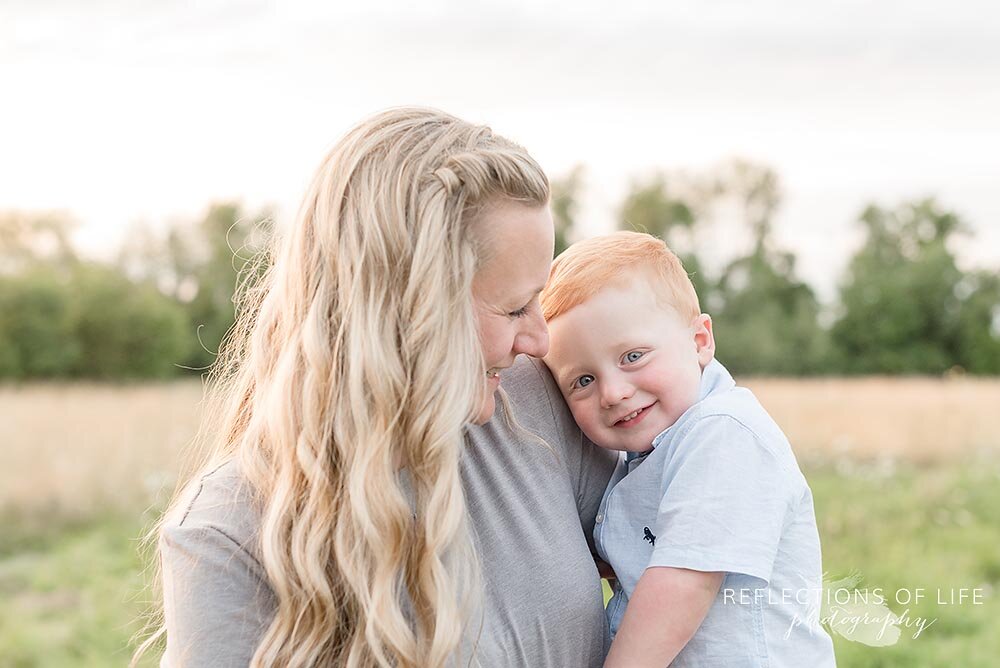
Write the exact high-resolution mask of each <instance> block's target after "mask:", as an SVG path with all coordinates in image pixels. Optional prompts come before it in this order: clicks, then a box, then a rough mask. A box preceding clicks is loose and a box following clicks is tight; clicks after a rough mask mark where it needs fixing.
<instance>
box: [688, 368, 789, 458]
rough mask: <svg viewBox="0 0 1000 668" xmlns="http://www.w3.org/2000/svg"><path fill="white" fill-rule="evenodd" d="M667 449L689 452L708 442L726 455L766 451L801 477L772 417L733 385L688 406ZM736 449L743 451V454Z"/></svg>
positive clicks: (747, 394) (752, 397) (753, 399)
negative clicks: (751, 450) (701, 443)
mask: <svg viewBox="0 0 1000 668" xmlns="http://www.w3.org/2000/svg"><path fill="white" fill-rule="evenodd" d="M676 426H677V430H676V433H675V434H674V435H673V438H671V439H670V440H671V442H672V445H673V446H674V447H672V448H671V449H672V450H674V451H677V450H678V449H689V448H691V447H692V446H696V445H698V442H699V441H709V440H717V441H720V442H717V443H711V444H710V445H713V446H714V447H715V448H718V449H720V450H722V451H724V452H725V453H726V454H728V455H729V456H738V455H740V454H750V453H749V452H747V449H754V450H757V449H760V450H763V451H766V452H767V453H768V455H769V456H770V457H773V458H774V459H775V460H776V463H777V464H778V465H780V466H781V467H782V468H785V469H787V470H788V472H789V473H792V474H797V475H796V477H798V476H801V472H800V471H799V467H798V463H797V462H796V460H795V455H794V453H793V451H792V446H791V444H790V443H789V441H788V438H787V437H786V436H785V433H784V432H783V431H782V429H781V427H779V426H778V423H777V422H775V421H774V418H772V417H771V415H770V414H769V413H768V412H767V410H765V408H764V407H763V405H761V403H760V401H758V400H757V397H756V396H754V394H753V392H751V391H750V390H749V389H747V388H745V387H741V386H738V385H733V386H731V387H728V388H726V389H723V390H720V391H717V392H713V393H711V394H709V395H708V396H706V397H705V398H703V399H702V400H701V401H699V402H698V403H696V404H695V405H694V406H692V407H691V408H690V409H689V410H688V412H687V413H685V414H684V415H683V416H682V417H681V419H680V420H679V421H678V423H677V425H676ZM739 449H743V452H742V453H741V451H740V450H739Z"/></svg>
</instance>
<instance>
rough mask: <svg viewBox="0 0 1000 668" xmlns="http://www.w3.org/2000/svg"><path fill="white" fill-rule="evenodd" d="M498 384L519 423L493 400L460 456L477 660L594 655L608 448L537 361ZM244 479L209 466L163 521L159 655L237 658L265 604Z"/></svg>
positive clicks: (572, 660)
mask: <svg viewBox="0 0 1000 668" xmlns="http://www.w3.org/2000/svg"><path fill="white" fill-rule="evenodd" d="M503 387H504V388H505V389H506V391H507V393H508V394H509V396H510V399H511V403H512V405H513V412H514V415H515V416H516V419H517V422H518V423H519V424H520V425H521V426H523V427H524V428H525V429H527V430H528V431H529V432H531V434H526V433H523V432H519V431H518V430H517V429H514V428H511V427H510V426H509V425H508V424H507V423H506V421H505V419H504V414H503V411H504V409H503V406H502V404H501V403H500V402H497V412H496V414H495V415H494V416H493V418H492V419H491V420H490V421H489V422H488V423H487V424H485V425H483V426H481V427H469V429H468V436H469V444H468V446H467V449H466V451H465V453H464V456H463V461H462V475H463V481H464V486H465V493H466V499H467V502H468V507H469V515H470V524H471V526H472V530H473V533H474V535H475V540H476V549H477V552H478V554H479V557H480V560H481V568H482V577H483V586H484V589H485V595H486V599H485V619H484V626H483V631H482V635H481V637H480V639H479V649H478V655H477V656H478V659H479V662H480V663H481V665H483V666H491V667H492V666H531V667H532V668H535V667H538V668H544V667H546V666H551V667H553V668H566V667H570V666H572V667H574V668H576V667H580V668H587V667H588V666H594V667H597V666H601V665H602V663H603V661H604V656H605V653H606V652H607V648H608V644H609V638H608V630H607V623H606V621H605V616H604V606H603V598H602V594H601V586H600V580H599V576H598V574H597V569H596V568H595V566H594V561H593V557H592V554H591V552H592V549H593V544H592V539H591V536H592V534H593V528H594V516H595V515H596V513H597V508H598V505H599V504H600V501H601V496H602V493H603V491H604V488H605V486H606V484H607V482H608V479H609V478H610V476H611V472H612V470H613V468H614V453H610V452H607V451H603V450H600V449H599V448H596V447H594V446H593V445H592V444H590V443H589V442H588V441H586V440H585V438H584V437H583V435H582V434H581V432H580V430H579V429H578V428H577V426H576V424H575V423H574V422H573V418H572V416H571V415H570V413H569V411H568V410H567V409H566V406H565V405H564V403H563V400H562V397H561V395H560V394H559V390H558V389H557V388H556V386H555V384H554V383H553V381H552V378H551V376H550V375H549V373H548V371H547V370H546V368H545V366H544V365H543V364H542V363H541V362H539V361H537V360H533V359H529V358H526V357H523V356H522V357H521V358H519V360H518V362H517V363H516V364H515V365H514V367H512V368H511V369H510V370H508V371H506V372H504V375H503ZM532 434H533V435H535V436H538V437H540V438H541V439H542V440H544V443H543V442H542V441H541V440H539V439H538V438H535V437H534V436H532ZM546 444H547V445H548V446H549V447H546ZM550 448H551V449H550ZM242 482H243V481H242V480H241V478H240V476H239V473H238V471H237V470H236V467H235V466H234V465H232V464H227V465H224V466H222V467H220V468H218V469H216V470H215V471H213V472H211V473H208V474H207V475H205V476H204V477H203V478H202V479H201V482H200V485H199V486H198V488H197V489H196V490H195V492H194V493H193V495H192V498H191V500H190V502H189V503H188V504H187V507H186V508H185V510H184V511H183V512H181V513H180V514H179V515H178V516H176V517H175V518H172V519H171V520H170V521H169V522H168V523H167V524H166V525H165V526H164V529H163V533H162V538H161V542H160V544H161V550H162V567H163V585H164V609H165V616H166V627H167V648H166V652H165V654H164V656H163V659H162V662H161V666H182V665H183V666H193V667H197V666H220V667H225V666H246V665H248V664H249V662H250V658H251V657H252V656H253V653H254V650H255V648H256V646H257V644H258V642H259V641H260V637H261V636H262V634H263V631H264V629H265V628H266V627H267V624H268V622H269V620H270V617H271V616H272V615H273V612H274V608H275V600H274V595H273V593H272V592H271V589H270V587H269V585H268V583H267V578H266V575H265V573H264V570H263V568H262V566H261V564H260V561H259V558H258V549H259V548H258V546H257V545H256V540H255V539H256V532H257V528H258V515H257V513H256V512H255V510H254V508H253V505H252V503H251V501H250V495H249V492H248V490H247V489H246V488H245V486H244V485H243V484H242Z"/></svg>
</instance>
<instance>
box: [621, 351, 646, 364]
mask: <svg viewBox="0 0 1000 668" xmlns="http://www.w3.org/2000/svg"><path fill="white" fill-rule="evenodd" d="M643 354H644V353H643V352H642V351H641V350H632V351H629V352H627V353H625V361H626V362H636V361H638V360H639V358H640V357H642V356H643Z"/></svg>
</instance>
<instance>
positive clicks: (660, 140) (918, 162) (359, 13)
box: [0, 0, 1000, 299]
mask: <svg viewBox="0 0 1000 668" xmlns="http://www.w3.org/2000/svg"><path fill="white" fill-rule="evenodd" d="M341 4H343V3H337V2H281V3H271V2H267V3H265V2H197V3H195V2H170V1H163V0H159V1H156V2H151V1H149V0H129V1H101V0H95V1H91V2H80V1H73V2H70V1H66V2H46V1H44V0H42V1H39V0H33V1H21V0H14V1H11V0H3V2H2V4H0V95H2V99H0V209H46V210H48V209H64V210H68V211H71V212H72V213H73V214H74V215H75V216H76V218H77V219H78V220H79V221H80V222H81V228H80V230H79V233H78V235H77V238H78V241H79V242H80V244H81V246H82V247H84V248H85V249H87V250H88V252H90V253H92V254H102V253H103V254H109V253H110V252H111V250H112V249H114V248H115V247H116V246H117V244H118V243H119V242H120V240H121V237H122V235H123V234H124V232H125V230H127V229H128V226H129V225H130V223H133V222H135V221H138V220H142V221H146V222H149V223H151V224H154V225H162V224H164V223H165V222H167V221H169V220H172V219H176V218H194V217H196V216H198V215H199V214H200V213H201V212H202V211H203V209H204V207H205V206H206V205H207V204H208V203H209V202H211V201H216V200H221V199H226V198H238V199H240V200H242V201H243V202H245V203H246V204H247V205H248V206H250V207H255V206H258V205H261V204H265V203H274V204H276V205H278V207H279V210H280V211H282V212H284V213H286V214H288V213H290V212H292V211H293V210H294V209H295V207H296V205H297V201H298V198H299V196H300V195H301V193H302V191H303V189H304V186H305V183H306V181H307V180H308V178H309V175H310V173H311V171H312V170H313V169H314V168H315V166H316V165H317V163H318V162H319V160H320V158H321V157H322V155H323V154H324V153H325V151H326V150H327V149H328V148H329V146H330V145H331V144H332V143H333V142H334V141H335V140H336V139H337V137H338V136H340V135H341V134H342V133H343V132H344V131H346V130H347V129H348V128H349V127H350V126H351V125H352V124H353V123H355V122H356V121H358V120H359V119H361V118H362V117H364V116H366V115H367V114H369V113H371V112H373V111H376V110H379V109H381V108H384V107H387V106H394V105H399V104H411V103H417V104H426V105H432V106H437V107H441V108H443V109H445V110H447V111H450V112H452V113H455V114H458V115H460V116H463V117H466V118H468V119H469V120H473V121H481V122H487V123H489V124H490V125H492V126H493V127H494V129H496V130H497V131H499V132H501V133H502V134H505V135H507V136H509V137H511V138H512V139H515V140H517V141H518V142H520V143H522V144H524V145H525V146H526V147H527V148H528V149H529V150H530V151H531V152H532V153H533V154H534V155H535V156H536V157H537V158H538V159H539V161H540V162H541V163H542V165H543V166H544V167H545V168H546V170H547V171H548V172H549V174H550V175H552V176H559V175H560V174H562V173H565V172H566V171H567V170H568V169H570V167H571V166H572V165H574V164H576V163H583V164H584V165H585V166H586V168H587V172H586V174H587V176H586V187H587V192H586V199H585V200H584V210H583V211H582V212H581V217H582V219H583V220H582V226H583V231H584V232H585V233H587V234H593V233H598V232H601V231H608V230H610V229H611V228H612V226H613V219H614V216H615V209H616V207H617V206H618V204H619V202H620V199H621V197H622V195H623V193H624V191H625V189H626V187H627V185H628V183H629V180H630V179H631V178H633V177H635V176H638V175H642V174H644V173H647V172H649V171H650V170H653V169H658V168H665V169H682V168H683V169H695V170H697V169H706V168H709V167H711V166H712V165H714V164H717V163H718V162H719V161H721V160H723V159H725V158H727V157H730V156H741V157H744V158H747V159H751V160H754V161H757V162H761V163H764V164H767V165H770V166H772V167H773V168H774V169H776V170H777V171H778V173H779V174H780V176H781V179H782V184H783V192H784V199H783V205H782V208H781V210H780V212H779V215H778V217H777V220H776V230H775V232H776V236H777V240H778V242H779V244H781V245H783V246H786V247H788V248H790V249H792V250H794V251H795V252H796V253H797V254H798V256H799V268H800V274H801V275H802V276H803V277H804V278H805V279H806V280H808V281H809V282H810V283H812V284H813V285H814V286H815V287H817V288H818V289H819V290H820V292H821V294H822V295H823V296H824V297H825V298H827V299H828V298H829V296H830V295H831V294H832V290H833V287H834V284H835V281H836V279H837V278H838V277H839V274H840V272H841V270H842V268H843V265H844V263H845V262H846V260H847V258H848V256H849V254H850V252H851V251H852V250H853V249H854V248H856V246H857V244H858V242H859V237H858V230H857V227H856V225H854V223H853V221H854V220H855V219H856V217H857V214H858V212H859V211H860V209H861V207H862V206H863V205H864V204H866V203H868V202H870V201H873V200H874V201H878V202H880V203H882V204H884V205H895V204H897V203H898V202H900V201H902V200H903V199H906V198H913V197H921V196H928V195H933V196H936V197H938V198H939V200H940V201H941V202H942V203H943V204H944V205H945V206H947V207H950V208H953V209H955V210H957V211H958V212H959V213H960V214H961V215H962V216H963V217H964V218H965V220H967V221H968V222H969V223H970V225H971V227H972V228H973V229H974V230H975V232H976V236H975V237H974V238H972V239H970V240H967V241H966V242H965V243H963V244H962V245H961V246H960V247H959V251H960V257H961V258H962V261H963V263H964V264H965V265H966V266H989V267H993V268H996V267H998V266H1000V5H998V4H997V3H996V2H991V1H981V0H973V1H965V2H944V1H935V2H919V1H909V2H823V3H818V2H805V1H803V0H797V1H793V0H772V1H769V2H719V1H713V0H698V1H684V2H669V1H665V2H655V3H653V2H642V3H639V2H617V3H616V4H615V6H614V7H611V6H610V5H611V3H608V2H590V1H583V2H581V1H576V2H565V3H555V2H544V1H536V2H520V1H519V2H504V3H481V2H468V1H463V2H455V1H450V0H423V1H422V2H420V3H409V4H408V5H405V4H404V3H401V2H385V1H376V2H372V1H366V2H359V3H357V4H356V5H355V6H354V7H353V8H348V9H343V8H341V7H340V5H341ZM705 234H706V235H713V236H715V237H717V238H718V243H717V245H716V247H717V250H718V254H719V257H720V258H723V257H725V256H726V255H732V254H733V253H735V252H738V251H739V250H740V244H741V243H742V240H741V238H740V235H738V234H732V233H731V232H728V231H725V230H721V229H712V230H706V231H705ZM709 240H710V241H711V242H714V241H715V240H714V239H711V238H710V239H709Z"/></svg>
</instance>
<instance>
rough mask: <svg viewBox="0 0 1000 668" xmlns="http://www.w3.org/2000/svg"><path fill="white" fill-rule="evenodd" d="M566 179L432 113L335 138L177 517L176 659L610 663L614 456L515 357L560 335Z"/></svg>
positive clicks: (171, 598) (273, 273) (171, 538)
mask: <svg viewBox="0 0 1000 668" xmlns="http://www.w3.org/2000/svg"><path fill="white" fill-rule="evenodd" d="M548 196H549V192H548V183H547V180H546V178H545V175H544V174H543V172H542V171H541V169H540V168H539V167H538V165H537V164H536V163H535V162H534V160H532V159H531V158H530V156H528V155H527V153H525V152H524V150H523V149H521V148H520V147H518V146H516V145H514V144H512V143H510V142H508V141H507V140H504V139H502V138H500V137H498V136H496V135H494V134H493V133H492V132H491V131H490V130H489V129H488V128H485V127H477V126H473V125H470V124H468V123H465V122H463V121H460V120H458V119H456V118H454V117H451V116H448V115H446V114H443V113H441V112H437V111H433V110H424V109H410V108H404V109H396V110H391V111H387V112H384V113H382V114H379V115H377V116H375V117H373V118H370V119H368V120H367V121H365V122H363V123H362V124H360V125H359V126H358V127H356V128H355V129H354V130H352V131H351V132H350V133H348V134H347V136H346V137H344V139H343V140H341V141H340V142H339V143H338V145H337V146H336V147H335V148H334V149H333V150H332V152H331V153H330V155H329V156H328V157H327V159H326V160H325V161H324V163H323V164H322V166H321V167H320V169H319V171H318V173H317V174H316V176H315V178H314V180H313V183H312V185H311V187H310V189H309V191H308V193H307V194H306V197H305V200H304V202H303V204H302V206H301V209H300V212H299V214H298V217H297V219H296V221H295V224H294V226H293V227H292V228H291V230H290V232H289V234H288V237H287V238H286V239H285V241H284V243H283V245H282V248H281V251H280V253H279V254H278V256H277V257H276V259H275V261H274V263H273V265H272V268H271V270H270V272H269V275H268V276H266V277H265V279H264V281H263V282H262V284H261V286H260V288H259V289H258V290H257V291H256V292H255V293H254V295H251V296H252V297H254V299H255V300H256V305H254V306H253V307H251V308H244V309H243V310H242V312H241V315H240V318H239V321H238V323H237V326H236V328H235V329H234V334H233V336H232V337H231V338H230V340H228V341H227V342H226V343H225V345H224V347H223V350H222V358H221V359H220V362H219V363H218V365H217V367H216V369H215V370H214V372H213V373H214V374H215V379H214V382H213V383H212V389H213V392H214V393H215V395H216V398H217V401H216V406H215V407H214V408H210V410H209V415H210V417H212V418H214V419H215V420H216V422H217V424H216V426H215V427H214V429H213V430H212V431H211V432H209V435H210V438H211V441H212V444H213V449H214V456H213V457H212V459H211V461H210V462H209V463H208V464H206V465H205V466H204V467H203V468H202V469H201V472H200V474H199V475H196V476H195V477H194V478H193V479H192V481H191V482H190V483H188V484H187V485H186V486H185V487H184V488H183V489H182V491H181V493H180V494H179V495H178V497H177V499H176V500H175V502H174V503H173V504H172V506H171V508H170V509H169V510H168V513H167V514H166V516H165V520H164V524H163V526H162V528H161V532H160V543H159V545H160V566H161V569H162V584H163V597H164V619H165V626H164V628H165V632H166V637H167V644H166V651H165V654H164V657H163V662H162V663H163V665H167V666H181V665H183V666H202V665H205V666H209V665H211V666H229V665H233V666H236V665H247V664H250V665H254V666H275V665H281V666H313V665H337V666H340V665H344V666H406V667H410V666H412V667H420V668H423V667H436V666H445V665H468V664H469V663H470V662H473V661H477V662H478V663H479V664H480V665H484V666H500V665H517V666H591V665H592V666H597V665H600V664H601V662H602V661H603V655H604V651H605V650H606V644H607V631H606V628H605V626H604V616H603V610H602V609H601V602H602V601H601V594H600V588H599V584H598V576H597V573H596V569H595V568H594V564H593V560H592V559H591V557H590V552H589V550H588V546H587V539H586V537H587V536H589V535H590V529H591V528H592V526H593V516H594V513H595V512H596V507H597V504H598V502H599V500H600V496H601V493H602V491H603V489H604V483H605V482H606V481H607V478H608V476H609V475H610V471H611V463H610V462H608V461H607V460H606V459H604V458H602V457H601V455H600V453H599V452H596V449H595V448H585V447H583V443H582V438H581V436H580V434H579V431H578V430H576V428H575V425H573V423H572V420H571V419H570V418H569V417H568V413H567V412H566V410H565V407H564V406H562V405H561V403H559V402H560V400H559V398H558V397H559V394H558V391H557V390H556V389H555V388H554V387H553V386H552V384H551V378H550V377H548V376H546V375H545V372H544V371H543V368H542V367H541V366H540V364H539V363H538V362H537V361H530V362H529V361H525V362H522V363H520V364H518V365H516V366H515V365H514V360H515V357H517V356H518V355H519V354H522V353H525V354H528V355H532V356H534V357H539V356H541V355H543V354H544V353H545V351H546V349H547V346H548V339H547V332H546V330H545V324H544V322H543V320H542V317H541V313H540V309H539V305H538V293H539V292H540V290H541V288H542V287H543V285H544V283H545V280H546V277H547V275H548V266H549V260H550V258H551V256H552V238H553V230H552V221H551V217H550V214H549V212H548V208H547V202H548ZM254 299H252V300H251V301H254ZM512 367H513V368H512ZM501 377H503V378H504V380H503V383H504V386H505V388H506V389H507V390H508V391H509V393H510V397H511V400H510V402H509V403H511V404H513V406H512V407H510V406H508V402H507V401H505V400H504V395H503V393H502V392H499V393H498V392H497V390H498V386H499V383H500V382H501V381H500V378H501ZM497 397H500V399H501V401H500V402H499V404H500V405H499V406H498V405H497V401H496V398H497ZM511 410H513V412H515V413H516V415H517V420H516V421H515V420H513V419H512V416H511ZM494 413H495V414H496V415H494ZM547 446H548V447H547Z"/></svg>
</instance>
